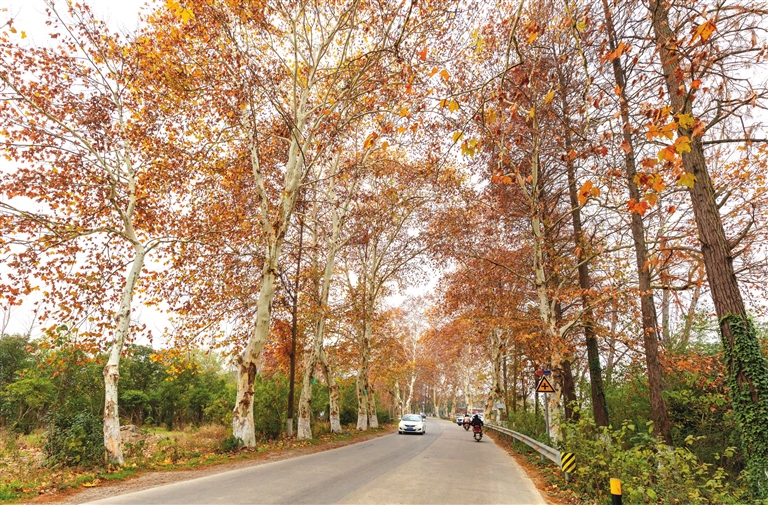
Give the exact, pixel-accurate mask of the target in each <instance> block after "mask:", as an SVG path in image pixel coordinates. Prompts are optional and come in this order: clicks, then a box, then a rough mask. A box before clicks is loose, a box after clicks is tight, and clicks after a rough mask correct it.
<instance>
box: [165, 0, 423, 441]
mask: <svg viewBox="0 0 768 505" xmlns="http://www.w3.org/2000/svg"><path fill="white" fill-rule="evenodd" d="M167 10H168V12H167V13H164V14H162V15H158V16H157V17H156V19H155V22H154V24H155V26H154V29H155V33H156V35H157V37H158V38H163V39H165V40H167V41H168V44H167V46H168V47H172V48H173V51H168V52H167V53H166V54H167V57H168V59H169V60H170V61H171V62H173V68H174V70H175V71H176V73H177V74H178V75H174V76H173V78H174V79H182V80H183V81H185V82H187V83H189V85H188V86H186V87H185V89H184V90H183V91H186V92H187V93H189V97H190V99H189V100H187V101H186V102H184V104H185V106H191V107H204V108H206V109H207V110H208V111H209V113H210V114H213V115H214V116H215V117H216V119H215V120H213V121H211V123H210V124H208V125H206V127H207V128H214V129H218V130H219V131H221V132H222V138H223V139H224V140H226V141H227V149H228V150H229V152H239V153H242V154H243V155H242V156H235V158H236V159H238V160H239V162H238V163H237V164H235V165H234V166H230V167H227V168H228V169H230V170H240V169H242V170H247V171H248V172H250V174H251V177H252V182H251V188H252V191H253V192H254V196H255V200H256V202H257V206H256V208H255V209H252V211H255V212H256V214H257V216H258V219H257V229H256V230H254V238H258V241H259V247H260V248H261V250H262V253H261V254H260V258H258V260H257V261H259V262H260V264H261V272H260V275H259V278H258V279H257V280H255V282H256V283H257V285H258V290H257V291H258V296H257V299H256V303H255V314H254V316H253V320H252V321H251V323H250V324H249V327H250V329H249V331H248V333H247V334H242V333H241V335H242V337H243V338H241V339H240V340H239V342H237V343H236V346H237V348H238V349H240V350H239V352H238V353H237V355H236V359H235V361H236V365H237V369H238V394H237V402H236V407H235V412H234V417H233V431H234V435H235V436H236V437H238V438H241V439H242V440H243V441H244V443H245V445H246V446H249V447H250V446H253V445H255V435H254V431H253V408H252V395H253V381H254V378H255V375H256V372H257V369H258V366H257V363H258V359H259V356H260V353H261V351H262V349H263V348H264V345H265V344H266V343H267V340H268V338H269V332H270V321H271V307H272V300H273V298H274V295H275V289H276V279H277V273H278V271H279V270H280V256H281V251H282V247H283V244H284V240H285V236H286V233H287V232H288V229H289V227H290V225H291V217H292V215H293V212H294V209H295V206H296V202H297V200H298V196H299V193H300V191H301V188H302V184H303V183H304V182H305V181H306V178H307V175H308V174H309V173H310V172H311V170H312V167H313V166H314V164H315V163H316V162H318V160H321V159H324V155H325V153H326V152H327V150H328V148H329V147H331V146H333V145H334V143H333V142H332V141H331V139H332V138H333V136H334V135H335V133H336V132H341V131H344V129H345V128H346V125H347V123H348V121H350V120H352V119H353V118H352V117H351V115H349V114H347V113H346V112H347V110H348V109H349V108H350V107H353V106H354V107H355V110H356V111H357V113H358V114H365V111H366V110H368V111H376V110H378V109H384V108H388V107H389V106H390V103H389V101H388V97H387V95H386V94H382V95H379V94H378V92H379V90H381V89H382V88H386V85H387V74H386V73H381V69H382V68H384V66H385V65H384V62H387V65H389V66H390V68H391V70H392V71H394V70H396V69H398V68H401V67H403V66H405V65H407V61H408V60H407V58H410V57H411V56H412V55H414V53H415V49H409V48H407V47H405V44H404V40H406V38H407V37H406V36H407V33H408V30H409V29H410V27H411V25H412V24H414V23H416V20H417V19H419V18H425V17H427V16H428V14H429V5H427V4H424V5H416V4H415V3H414V2H404V3H402V4H400V5H397V6H395V5H393V6H390V7H389V8H386V9H381V8H379V6H377V5H372V4H368V3H365V2H362V1H359V0H349V1H345V2H341V3H339V2H311V3H309V2H302V1H288V0H286V1H279V0H275V1H268V2H264V3H263V4H253V3H251V2H246V1H242V2H225V1H214V2H190V3H187V4H184V5H180V4H179V3H177V2H169V3H168V9H167ZM409 51H410V52H409ZM384 98H387V100H384ZM361 105H363V107H361ZM248 211H251V209H245V212H248Z"/></svg>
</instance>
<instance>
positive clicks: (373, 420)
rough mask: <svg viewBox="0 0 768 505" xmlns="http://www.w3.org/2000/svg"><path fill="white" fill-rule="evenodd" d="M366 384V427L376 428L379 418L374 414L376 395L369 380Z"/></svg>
mask: <svg viewBox="0 0 768 505" xmlns="http://www.w3.org/2000/svg"><path fill="white" fill-rule="evenodd" d="M369 373H370V372H369ZM366 384H367V389H368V427H369V428H378V427H379V416H378V415H377V414H376V394H375V392H374V390H373V385H372V384H371V382H370V380H368V381H366Z"/></svg>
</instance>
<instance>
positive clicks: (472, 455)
mask: <svg viewBox="0 0 768 505" xmlns="http://www.w3.org/2000/svg"><path fill="white" fill-rule="evenodd" d="M91 503H93V504H97V503H98V504H104V505H106V504H137V505H138V504H141V505H144V504H241V503H242V504H259V503H264V504H267V503H269V504H273V503H286V504H289V503H290V504H292V503H317V504H326V503H340V504H352V503H361V504H368V503H371V504H373V503H375V504H379V503H414V504H415V503H424V504H432V503H434V504H449V503H462V504H473V505H474V504H481V503H499V504H501V503H505V504H506V503H508V504H530V505H544V504H546V502H545V501H544V499H543V498H542V497H541V495H540V494H539V492H538V491H537V490H536V488H535V486H534V485H533V483H532V482H531V480H530V479H529V478H528V477H527V476H526V475H525V473H524V471H523V470H522V469H521V468H520V467H519V466H518V465H517V463H516V462H515V461H514V459H512V457H511V456H510V455H509V454H507V453H506V452H505V451H504V450H503V449H501V448H500V447H498V446H497V445H496V444H495V443H494V442H493V441H492V440H491V439H490V438H488V437H483V440H482V441H481V442H475V441H474V440H473V439H472V432H471V431H469V432H466V431H464V429H462V428H461V427H459V426H457V425H456V424H454V423H449V422H448V421H441V420H437V419H433V418H430V419H428V420H427V433H426V434H425V435H416V434H408V435H398V434H393V435H387V436H384V437H379V438H375V439H372V440H369V441H367V442H361V443H358V444H353V445H348V446H345V447H341V448H339V449H333V450H329V451H324V452H319V453H315V454H310V455H307V456H301V457H297V458H292V459H287V460H283V461H278V462H275V463H269V464H264V465H259V466H254V467H250V468H243V469H239V470H233V471H231V472H225V473H220V474H215V475H210V476H207V477H202V478H199V479H194V480H189V481H184V482H176V483H174V484H169V485H166V486H160V487H156V488H153V489H146V490H144V491H139V492H136V493H129V494H124V495H119V496H113V497H111V498H106V499H103V500H99V501H95V502H91Z"/></svg>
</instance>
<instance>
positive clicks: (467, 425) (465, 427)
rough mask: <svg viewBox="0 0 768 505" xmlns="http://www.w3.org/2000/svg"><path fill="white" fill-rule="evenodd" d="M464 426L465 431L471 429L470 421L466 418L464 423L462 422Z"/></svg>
mask: <svg viewBox="0 0 768 505" xmlns="http://www.w3.org/2000/svg"><path fill="white" fill-rule="evenodd" d="M462 426H464V431H469V426H470V424H469V421H468V420H467V419H464V423H463V424H462Z"/></svg>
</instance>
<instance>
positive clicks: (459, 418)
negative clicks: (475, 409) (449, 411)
mask: <svg viewBox="0 0 768 505" xmlns="http://www.w3.org/2000/svg"><path fill="white" fill-rule="evenodd" d="M463 422H464V414H456V424H458V425H459V426H461V424H462V423H463Z"/></svg>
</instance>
